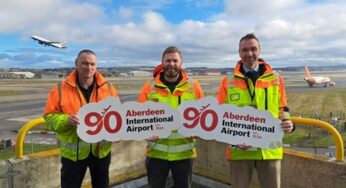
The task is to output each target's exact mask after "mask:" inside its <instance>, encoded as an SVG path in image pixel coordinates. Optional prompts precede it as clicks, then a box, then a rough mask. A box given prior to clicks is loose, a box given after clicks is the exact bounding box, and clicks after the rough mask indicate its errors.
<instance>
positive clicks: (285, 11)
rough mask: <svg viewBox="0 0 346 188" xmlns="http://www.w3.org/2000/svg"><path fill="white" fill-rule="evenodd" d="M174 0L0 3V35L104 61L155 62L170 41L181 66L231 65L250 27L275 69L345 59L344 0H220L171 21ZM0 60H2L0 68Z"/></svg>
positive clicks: (201, 4) (51, 60) (198, 3)
mask: <svg viewBox="0 0 346 188" xmlns="http://www.w3.org/2000/svg"><path fill="white" fill-rule="evenodd" d="M174 2H175V1H170V2H168V1H163V0H160V1H155V0H147V1H139V0H129V1H128V3H129V4H130V5H131V6H125V5H121V6H120V5H119V6H117V7H111V5H112V4H117V3H118V2H114V1H110V0H107V1H102V4H100V3H99V1H96V0H89V1H87V2H84V1H77V0H74V1H73V0H72V1H70V0H30V3H28V1H26V0H12V1H7V2H3V1H1V2H0V33H22V36H24V37H23V38H27V40H28V38H29V37H28V36H30V35H31V34H38V35H43V36H44V37H47V38H49V39H52V40H66V41H67V42H68V45H69V48H68V49H66V50H64V51H63V52H64V55H69V56H73V57H74V56H75V54H76V52H78V51H79V50H80V49H81V48H92V49H95V50H96V51H97V53H99V55H98V56H99V59H100V60H101V61H102V62H103V63H102V64H103V65H107V66H112V65H129V64H132V63H133V64H136V65H147V64H149V65H154V64H156V63H157V62H158V61H159V60H160V57H161V53H162V50H163V49H164V48H165V47H167V46H170V45H176V46H178V47H180V48H181V50H182V52H183V56H184V58H185V66H213V67H225V66H226V67H227V66H232V65H234V63H235V62H236V61H237V60H238V59H239V56H238V42H239V39H240V37H242V36H243V35H245V34H246V33H250V32H254V33H255V34H256V35H257V36H258V37H259V39H260V42H261V47H262V56H263V57H264V58H265V59H267V60H268V62H270V63H272V64H274V66H282V65H286V64H287V65H290V64H302V62H303V61H308V62H311V63H321V62H325V61H326V60H333V62H335V63H345V61H344V60H345V58H343V57H344V54H343V50H342V49H345V44H346V37H345V34H344V33H345V32H346V24H345V23H344V22H345V20H346V12H345V11H344V10H345V9H346V3H344V1H340V0H334V1H321V2H319V3H313V4H309V3H308V2H307V1H304V0H280V1H276V0H262V1H252V0H242V1H238V0H225V12H220V13H218V14H217V15H213V16H212V17H210V18H209V19H206V20H208V21H202V20H192V19H189V18H186V19H185V20H183V21H181V22H174V23H171V22H170V20H168V17H166V16H165V10H168V9H169V8H170V7H174V4H173V3H174ZM179 2H180V1H179ZM184 2H185V3H189V4H192V3H194V5H195V6H196V7H199V8H203V7H208V6H210V7H211V6H216V5H215V4H214V3H215V2H214V1H210V0H202V1H191V0H186V1H184ZM217 2H218V3H219V1H217ZM175 3H178V1H176V2H175ZM181 7H183V6H181ZM179 11H184V10H179ZM170 13H172V11H170ZM192 14H193V13H192ZM50 50H51V49H50ZM55 52H56V51H55ZM60 52H62V51H59V53H60ZM21 53H25V50H24V49H23V52H21ZM59 55H60V54H59ZM11 57H13V56H11ZM11 57H10V58H7V60H11ZM23 57H24V56H23ZM45 57H46V58H47V60H46V63H50V64H51V65H52V66H56V64H55V63H57V62H58V63H60V64H61V65H68V63H66V61H69V60H70V59H71V58H70V59H68V58H61V57H58V58H57V59H54V57H56V56H54V55H52V54H50V55H49V56H45ZM26 58H27V59H35V58H34V57H31V58H30V57H28V56H26ZM40 58H41V59H40V60H41V61H44V60H43V59H44V58H43V57H40ZM72 59H73V58H72ZM7 60H6V61H7ZM20 60H21V61H23V58H22V59H20ZM1 61H2V62H4V61H5V58H4V59H3V60H0V67H1ZM13 61H14V60H13ZM16 61H18V62H19V59H17V60H16ZM63 62H65V63H63Z"/></svg>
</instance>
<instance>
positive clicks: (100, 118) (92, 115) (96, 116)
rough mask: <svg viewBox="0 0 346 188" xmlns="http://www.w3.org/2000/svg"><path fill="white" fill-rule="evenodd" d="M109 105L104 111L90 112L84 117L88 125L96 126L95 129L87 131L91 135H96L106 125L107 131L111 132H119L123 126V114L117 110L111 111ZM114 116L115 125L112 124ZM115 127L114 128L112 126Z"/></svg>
mask: <svg viewBox="0 0 346 188" xmlns="http://www.w3.org/2000/svg"><path fill="white" fill-rule="evenodd" d="M110 107H111V106H109V107H108V108H106V109H104V112H102V113H101V114H100V113H97V112H89V113H88V114H87V115H86V116H85V118H84V123H85V125H87V126H88V127H96V129H94V130H88V131H86V132H87V133H88V134H89V135H96V134H98V133H99V132H100V131H101V130H102V128H103V127H104V128H105V129H106V131H107V132H109V133H117V132H118V131H119V130H120V129H121V126H122V118H121V115H120V114H119V113H118V112H116V111H109V112H108V110H109V108H110ZM111 117H114V118H115V120H116V121H115V125H111V124H110V118H111ZM112 127H114V128H112Z"/></svg>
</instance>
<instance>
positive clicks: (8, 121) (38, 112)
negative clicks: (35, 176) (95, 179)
mask: <svg viewBox="0 0 346 188" xmlns="http://www.w3.org/2000/svg"><path fill="white" fill-rule="evenodd" d="M137 96H138V94H137V93H135V94H134V93H129V94H123V95H120V99H121V101H123V102H125V101H132V100H136V99H137ZM45 103H46V99H45V98H43V99H38V100H31V101H24V102H16V103H5V104H1V106H0V140H3V139H15V138H16V137H17V134H18V130H19V129H20V128H21V127H22V126H23V125H24V124H25V123H27V122H28V121H30V120H32V119H35V118H39V117H42V114H43V111H44V106H45ZM33 137H34V138H33ZM51 137H55V136H49V135H44V134H43V135H36V136H35V135H31V137H29V138H28V139H29V140H27V141H28V142H30V140H31V139H34V140H45V138H46V139H48V138H51ZM53 142H55V141H53Z"/></svg>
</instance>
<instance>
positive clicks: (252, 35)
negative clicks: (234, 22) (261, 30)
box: [239, 33, 260, 49]
mask: <svg viewBox="0 0 346 188" xmlns="http://www.w3.org/2000/svg"><path fill="white" fill-rule="evenodd" d="M251 39H255V40H256V41H257V43H258V47H260V44H259V40H258V38H257V37H256V36H255V34H254V33H248V34H246V35H245V36H243V37H242V38H241V39H240V41H239V49H240V43H241V42H243V41H244V40H251Z"/></svg>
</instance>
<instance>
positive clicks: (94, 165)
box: [61, 152, 111, 188]
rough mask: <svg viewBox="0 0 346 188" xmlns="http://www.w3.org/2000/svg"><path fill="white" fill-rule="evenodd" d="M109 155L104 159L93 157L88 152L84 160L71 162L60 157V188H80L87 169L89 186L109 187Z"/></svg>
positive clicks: (95, 187)
mask: <svg viewBox="0 0 346 188" xmlns="http://www.w3.org/2000/svg"><path fill="white" fill-rule="evenodd" d="M110 162H111V154H108V155H107V156H106V157H104V158H101V159H100V158H98V157H94V156H93V155H92V153H91V152H90V154H89V156H88V157H87V158H86V159H83V160H79V161H76V162H74V161H72V160H70V159H66V158H63V157H61V164H62V167H61V187H62V188H80V187H81V185H82V182H83V178H84V176H85V172H86V170H87V168H88V167H89V171H90V176H91V184H92V187H93V188H106V187H109V165H110Z"/></svg>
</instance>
